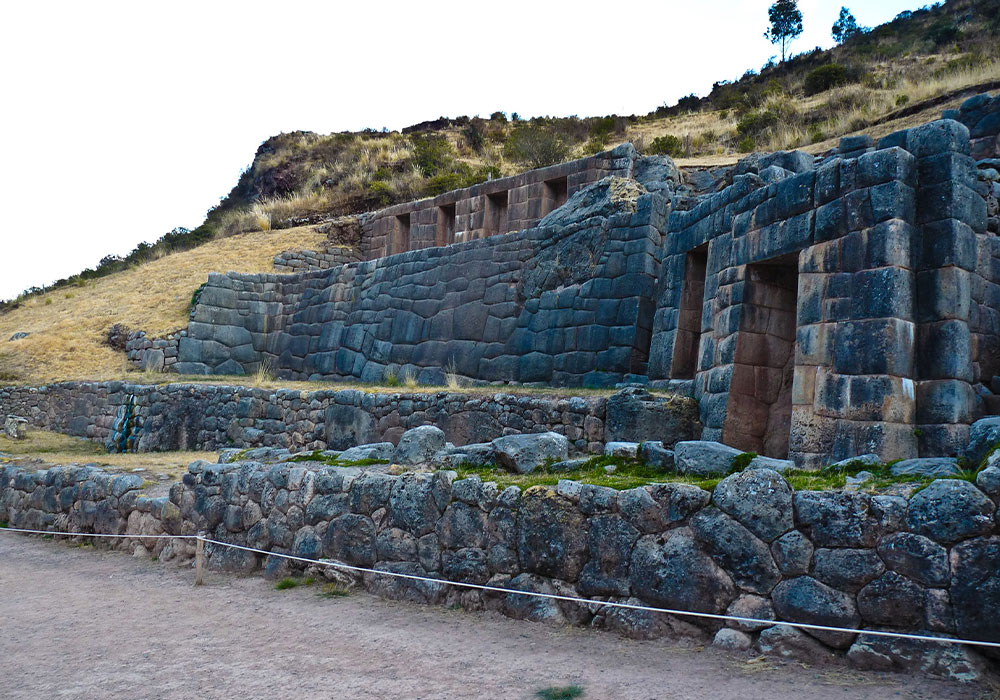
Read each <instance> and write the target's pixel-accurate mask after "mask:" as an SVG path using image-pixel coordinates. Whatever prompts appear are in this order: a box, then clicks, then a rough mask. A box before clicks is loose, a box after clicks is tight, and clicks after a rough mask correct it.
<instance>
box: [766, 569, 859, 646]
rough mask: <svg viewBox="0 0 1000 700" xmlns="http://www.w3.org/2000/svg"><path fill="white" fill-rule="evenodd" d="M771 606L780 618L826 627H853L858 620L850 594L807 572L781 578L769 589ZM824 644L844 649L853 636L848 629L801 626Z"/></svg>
mask: <svg viewBox="0 0 1000 700" xmlns="http://www.w3.org/2000/svg"><path fill="white" fill-rule="evenodd" d="M771 600H772V601H773V602H774V610H775V612H776V613H777V614H778V617H779V618H780V619H782V620H788V621H790V622H803V623H808V624H813V625H825V626H828V627H847V628H850V629H857V627H858V624H859V623H860V622H861V616H860V615H859V614H858V609H857V606H856V605H855V604H854V598H853V597H852V596H850V595H848V594H847V593H844V592H842V591H838V590H835V589H833V588H830V587H829V586H827V585H826V584H824V583H821V582H820V581H817V580H816V579H814V578H811V577H809V576H800V577H798V578H794V579H791V580H786V581H782V582H781V583H779V584H778V585H777V586H775V588H774V591H773V592H772V593H771ZM803 631H805V632H806V633H807V634H809V635H811V636H813V637H816V639H819V640H820V641H822V642H823V643H824V644H828V645H830V646H832V647H836V648H838V649H846V648H847V647H849V646H850V645H851V642H852V641H853V640H854V636H855V635H854V634H851V633H849V632H831V631H826V630H812V629H806V630H803Z"/></svg>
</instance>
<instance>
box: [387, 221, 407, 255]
mask: <svg viewBox="0 0 1000 700" xmlns="http://www.w3.org/2000/svg"><path fill="white" fill-rule="evenodd" d="M409 249H410V215H409V214H399V215H398V216H396V225H395V226H394V227H393V231H392V251H391V253H390V254H391V255H395V254H396V253H405V252H406V251H408V250H409Z"/></svg>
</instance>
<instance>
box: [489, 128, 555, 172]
mask: <svg viewBox="0 0 1000 700" xmlns="http://www.w3.org/2000/svg"><path fill="white" fill-rule="evenodd" d="M503 150H504V156H505V157H507V158H508V159H509V160H513V161H516V162H518V163H525V164H527V165H529V166H531V167H532V168H544V167H545V166H546V165H554V164H556V163H561V162H563V161H564V160H566V158H567V157H568V156H569V148H568V147H567V146H566V144H565V143H563V140H562V139H561V138H559V136H558V135H557V134H555V133H553V132H552V131H551V130H549V129H545V128H543V127H539V126H531V125H526V126H520V127H518V128H517V129H514V131H513V132H512V133H511V135H510V138H508V139H507V143H506V144H505V145H504V149H503Z"/></svg>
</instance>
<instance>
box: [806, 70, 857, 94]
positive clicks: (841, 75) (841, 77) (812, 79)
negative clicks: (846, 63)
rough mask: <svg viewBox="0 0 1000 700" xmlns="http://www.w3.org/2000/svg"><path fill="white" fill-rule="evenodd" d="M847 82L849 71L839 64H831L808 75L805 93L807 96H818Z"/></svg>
mask: <svg viewBox="0 0 1000 700" xmlns="http://www.w3.org/2000/svg"><path fill="white" fill-rule="evenodd" d="M846 82H847V69H846V68H844V67H843V66H842V65H840V64H839V63H830V64H828V65H825V66H820V67H819V68H814V69H813V70H811V71H809V73H808V74H807V75H806V81H805V91H806V94H807V95H816V94H819V93H821V92H826V91H827V90H829V89H830V88H834V87H837V86H838V85H843V84H844V83H846Z"/></svg>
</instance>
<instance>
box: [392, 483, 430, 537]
mask: <svg viewBox="0 0 1000 700" xmlns="http://www.w3.org/2000/svg"><path fill="white" fill-rule="evenodd" d="M434 477H435V475H433V474H427V473H416V474H414V473H407V474H403V475H402V476H399V477H398V478H397V479H396V481H395V483H394V484H393V486H392V492H391V493H390V495H389V520H390V521H391V522H392V524H393V525H395V526H396V527H399V528H402V529H403V530H406V531H407V532H409V533H411V534H413V535H416V536H417V537H420V536H421V535H426V534H428V533H430V532H433V531H434V528H435V527H436V525H437V520H438V518H439V517H440V516H441V511H440V509H439V507H438V503H439V502H440V501H441V498H442V496H441V495H439V494H436V493H435V491H440V488H441V486H440V482H439V481H436V480H435V478H434Z"/></svg>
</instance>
